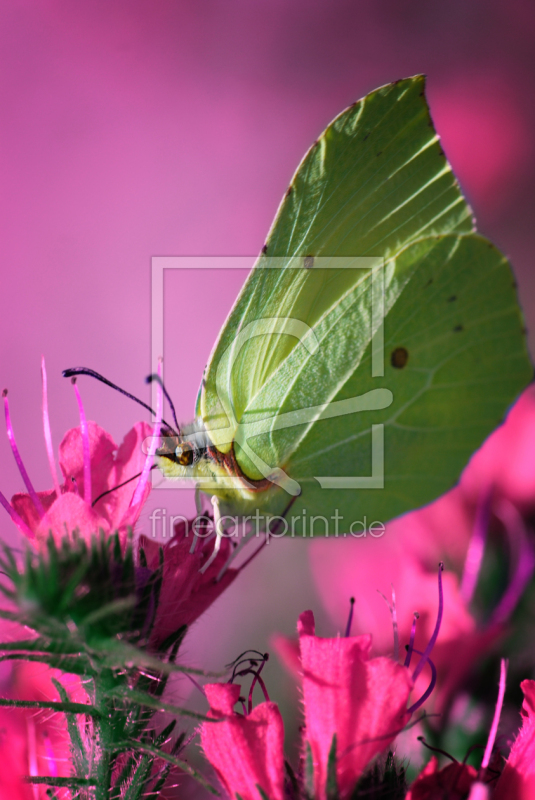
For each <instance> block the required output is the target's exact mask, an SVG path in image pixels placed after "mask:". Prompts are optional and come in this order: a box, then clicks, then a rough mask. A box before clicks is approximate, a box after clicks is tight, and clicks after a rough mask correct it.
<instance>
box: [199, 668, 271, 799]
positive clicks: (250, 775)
mask: <svg viewBox="0 0 535 800" xmlns="http://www.w3.org/2000/svg"><path fill="white" fill-rule="evenodd" d="M204 689H205V691H206V696H207V698H208V702H209V703H210V713H209V716H210V717H212V718H214V719H218V720H222V721H221V722H205V723H203V725H202V727H201V744H202V747H203V750H204V752H205V755H206V757H207V758H208V760H209V761H210V763H211V765H212V766H213V768H214V769H215V771H216V773H217V775H218V777H219V780H220V781H221V783H222V785H223V786H224V787H225V789H226V791H227V792H228V794H229V796H230V797H231V798H235V797H236V795H239V796H240V797H241V798H242V800H262V794H261V792H260V791H259V788H260V789H261V790H262V792H263V793H264V795H265V796H267V797H268V798H269V800H283V797H284V791H283V790H284V752H283V745H284V726H283V722H282V717H281V715H280V712H279V709H278V706H277V704H276V703H272V702H270V701H266V702H264V703H260V704H259V705H258V706H256V708H254V709H253V710H252V711H251V713H250V714H249V715H248V716H243V715H242V714H238V713H236V712H235V711H234V705H235V704H236V703H237V702H238V699H239V696H240V686H239V685H238V684H230V683H226V684H221V683H212V684H208V685H206V686H205V687H204Z"/></svg>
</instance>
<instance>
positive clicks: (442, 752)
mask: <svg viewBox="0 0 535 800" xmlns="http://www.w3.org/2000/svg"><path fill="white" fill-rule="evenodd" d="M416 738H417V739H418V741H419V742H421V743H422V744H423V746H424V747H427V749H428V750H431V752H432V753H440V755H441V756H446V758H449V759H451V761H453V762H454V763H455V764H458V763H459V762H458V760H457V759H456V758H455V756H452V755H451V753H448V752H447V751H446V750H441V749H440V747H433V746H432V745H430V744H427V742H426V741H425V736H417V737H416ZM463 764H464V761H463Z"/></svg>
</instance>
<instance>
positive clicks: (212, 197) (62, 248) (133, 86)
mask: <svg viewBox="0 0 535 800" xmlns="http://www.w3.org/2000/svg"><path fill="white" fill-rule="evenodd" d="M534 35H535V7H534V6H533V4H532V3H530V2H529V0H526V1H525V2H520V0H507V2H506V1H505V0H473V2H471V3H466V2H463V0H452V1H451V2H449V3H448V4H446V3H432V4H429V3H424V2H408V1H404V2H400V0H362V1H360V2H355V1H354V0H334V1H333V2H329V3H326V2H316V1H315V0H286V2H285V1H284V0H257V2H255V3H251V2H247V1H246V0H226V2H224V3H223V2H217V1H216V0H195V2H193V0H191V2H178V1H177V0H174V1H171V0H150V1H149V0H121V1H114V2H109V0H92V1H91V2H86V3H77V2H74V1H73V0H69V1H68V2H65V1H64V2H60V1H59V0H58V1H57V2H52V1H51V0H40V2H32V0H4V2H3V3H2V13H1V18H0V53H1V54H2V56H1V58H2V60H3V64H2V70H1V71H0V85H1V105H0V108H1V116H2V137H1V144H0V158H1V166H0V170H1V174H2V188H3V191H2V194H1V200H0V202H1V203H2V212H1V215H0V220H1V222H0V225H1V233H0V242H1V244H0V248H1V249H0V252H1V262H0V263H1V267H0V268H1V292H2V309H1V314H0V326H1V336H0V352H1V360H0V384H1V386H0V388H3V387H4V386H6V387H8V388H9V392H10V400H11V411H12V418H13V424H14V426H15V431H16V434H17V437H18V442H19V448H20V450H21V452H22V455H23V458H24V460H25V463H26V466H27V468H28V470H29V472H30V475H31V477H32V479H33V480H34V483H35V485H36V487H37V488H39V489H41V488H47V487H48V486H49V485H50V479H49V475H48V469H47V465H46V455H45V449H44V445H43V437H42V428H41V417H40V403H41V394H40V372H39V365H40V357H41V354H44V355H45V357H46V359H47V365H48V372H49V390H50V409H51V421H52V430H53V436H54V440H55V443H56V445H57V444H58V443H59V440H60V439H61V436H62V435H63V432H64V431H65V430H66V429H67V428H69V427H72V426H74V425H76V424H77V421H78V420H77V411H76V404H75V401H74V398H73V395H72V390H71V388H70V386H69V384H68V382H67V381H65V380H63V379H62V378H61V370H62V369H63V368H65V367H69V366H75V365H85V366H90V367H92V368H94V369H97V370H99V371H101V372H102V373H104V374H105V375H106V376H108V377H109V378H111V379H112V380H114V381H116V382H117V383H118V384H120V385H121V386H123V387H125V388H126V389H128V390H130V391H132V392H134V393H137V394H139V395H141V396H142V397H143V398H144V399H146V400H148V399H149V392H148V389H147V388H146V387H145V385H144V383H143V379H144V377H145V375H146V374H147V373H148V372H149V371H150V361H149V358H150V259H151V256H153V255H196V254H198V255H255V254H256V253H257V252H258V251H259V249H260V248H261V246H262V244H263V242H264V237H265V234H266V232H267V230H268V227H269V225H270V223H271V220H272V218H273V215H274V213H275V210H276V208H277V205H278V203H279V200H280V198H281V196H282V194H283V192H284V190H285V188H286V185H287V183H288V181H289V179H290V177H291V175H292V173H293V171H294V169H295V167H296V166H297V164H298V162H299V160H300V159H301V157H302V155H303V154H304V152H305V150H306V149H307V148H308V147H309V145H310V144H311V143H312V142H313V141H314V139H315V138H316V137H317V135H318V134H319V133H320V132H321V131H322V130H323V128H324V127H325V126H326V124H327V123H328V122H329V121H330V120H331V118H332V117H333V116H335V115H336V114H337V113H339V112H340V111H341V110H342V109H343V108H344V107H345V106H347V105H349V104H350V103H351V102H353V101H354V100H356V99H357V98H359V97H360V96H362V95H364V94H365V93H366V92H368V91H370V90H372V89H374V88H375V87H377V86H379V85H381V84H383V83H386V82H389V81H391V80H395V79H397V78H400V77H405V76H408V75H411V74H414V73H417V72H425V73H427V75H428V98H429V101H430V104H431V109H432V114H433V116H434V119H435V122H436V125H437V128H438V131H439V133H440V134H441V135H442V137H443V145H444V149H445V151H446V153H447V154H448V156H449V158H450V161H451V162H452V164H453V167H454V170H455V171H456V172H457V174H458V177H459V179H460V181H461V184H462V186H463V188H464V190H465V192H466V194H467V196H468V198H469V199H470V201H471V203H472V204H473V207H474V210H475V213H476V216H477V218H478V222H479V227H480V229H481V231H482V232H483V233H485V234H487V235H489V236H490V237H491V238H492V239H493V240H494V241H495V242H496V243H497V244H498V245H499V246H500V247H501V249H502V250H504V251H505V252H506V254H507V255H509V256H510V258H511V260H512V263H513V265H514V268H515V272H516V276H517V279H518V283H519V293H520V300H521V303H522V306H523V308H524V312H525V315H526V318H527V323H528V330H531V329H533V330H534V331H535V325H534V322H535V273H534V270H533V268H532V253H533V244H534V238H535V227H534V225H533V218H534V212H535V195H534V192H533V186H534V184H535V157H534V156H535V153H534V145H533V142H534V134H535V108H534V103H533V97H534V93H533V86H534V84H535V58H534V56H533V41H534ZM242 279H243V275H242V274H240V273H234V274H232V275H229V274H228V273H213V274H212V275H210V276H209V277H206V276H205V277H204V279H203V280H202V281H200V280H199V279H198V276H197V275H196V274H193V273H188V274H186V273H184V274H183V275H180V274H178V273H175V274H174V275H173V276H172V278H170V280H169V283H168V286H167V289H168V295H167V296H168V303H167V307H166V313H167V323H168V328H167V333H168V339H167V343H166V348H167V350H166V353H165V356H166V380H167V383H168V387H169V389H170V391H171V393H172V395H173V397H174V400H175V403H176V406H177V411H178V415H179V418H180V419H183V420H187V419H188V418H190V417H191V415H192V413H193V407H194V401H195V396H196V393H197V388H198V385H199V381H200V377H201V373H202V369H203V367H204V364H205V361H206V358H207V356H208V353H209V351H210V347H211V344H212V342H213V341H214V339H215V336H216V334H217V332H218V330H219V328H220V326H221V324H222V322H223V320H224V318H225V316H226V314H227V313H228V311H229V309H230V307H231V305H232V302H233V299H234V297H235V296H236V293H237V291H238V288H239V285H240V283H241V281H242ZM533 335H534V334H532V335H531V340H530V341H531V347H532V350H533V348H534V346H535V339H534V338H533ZM79 385H80V387H81V390H82V394H83V397H84V400H85V404H86V411H87V413H88V415H89V417H90V418H93V419H95V420H97V421H98V422H99V423H100V424H101V425H102V426H103V427H105V428H106V429H107V430H109V431H110V432H111V433H112V435H113V436H114V437H115V438H116V440H117V441H118V442H119V441H120V440H121V438H122V436H123V434H124V433H125V432H126V431H127V429H128V428H129V427H130V425H131V424H132V423H133V422H135V421H136V420H137V419H138V418H139V417H140V414H139V413H138V411H137V408H136V406H135V405H134V404H132V403H130V402H129V401H127V400H125V399H123V398H121V397H119V396H118V395H115V394H114V393H112V392H111V391H110V390H108V389H106V388H105V387H102V386H100V385H98V384H93V383H92V382H90V381H89V380H88V379H81V380H80V384H79ZM0 487H1V489H2V491H3V492H4V494H6V495H7V496H10V495H11V494H12V493H14V492H15V491H18V490H20V489H21V488H22V487H21V480H20V478H19V476H18V473H17V471H16V469H15V466H14V463H13V460H12V457H11V454H10V451H9V448H8V445H7V439H6V438H5V437H3V436H0ZM156 494H158V493H156ZM161 503H162V501H161V499H160V498H158V502H157V501H153V503H152V507H154V506H155V505H158V504H161ZM165 503H166V505H167V506H168V507H170V508H172V510H173V512H174V513H181V512H182V511H184V510H185V511H187V512H191V511H192V498H191V496H189V495H187V494H185V493H183V492H173V493H171V494H170V493H166V494H165ZM150 508H151V506H149V510H148V511H147V513H146V515H145V517H144V519H142V521H141V529H142V530H145V532H147V533H148V532H149V530H150V525H149V522H148V513H149V511H150ZM10 529H11V524H10V523H9V521H8V519H7V516H6V517H5V518H4V522H3V524H2V528H1V530H2V536H3V537H4V538H9V537H11V536H12V534H11V530H10ZM309 570H310V568H309V561H308V553H307V546H306V545H305V543H303V542H291V541H283V542H282V541H278V542H275V543H273V544H272V545H271V546H270V548H268V549H267V550H266V551H265V552H264V553H263V554H262V555H261V556H260V557H259V559H258V560H257V561H256V562H255V563H254V565H252V566H251V567H250V568H249V569H248V571H247V572H246V573H244V574H243V575H242V576H241V577H240V579H239V580H238V581H237V582H236V584H235V585H234V586H233V587H231V589H230V590H229V591H228V592H227V594H226V595H225V596H224V597H222V598H221V599H220V601H219V602H218V603H217V604H216V605H215V606H214V607H213V608H212V609H211V610H210V611H209V612H208V613H207V614H206V616H205V618H204V619H203V620H201V622H199V623H198V624H197V625H196V627H195V628H194V630H193V631H192V632H191V634H190V638H189V640H188V644H187V645H186V647H185V651H184V652H185V654H186V656H187V658H188V659H189V660H190V662H191V663H194V664H196V665H202V666H205V667H207V668H216V669H219V668H221V666H222V664H224V663H226V662H227V661H230V660H231V659H232V658H234V657H235V656H236V655H237V654H238V653H239V652H240V651H241V650H244V649H246V648H247V647H256V648H259V649H261V650H264V649H266V648H267V647H268V644H267V642H268V640H269V636H270V634H271V632H273V631H276V630H278V631H283V632H285V633H287V634H290V633H292V631H293V629H294V626H295V622H296V619H297V615H298V614H299V613H300V612H301V611H302V610H304V609H305V608H307V607H315V609H316V611H317V621H318V629H319V631H320V633H321V632H322V633H323V634H324V635H328V634H329V633H331V632H332V623H331V622H330V621H329V620H328V618H327V615H326V613H325V612H324V611H322V607H321V603H320V600H319V597H318V596H317V594H316V590H315V588H314V583H313V581H312V578H311V575H310V571H309ZM343 624H344V620H340V625H339V627H342V626H343ZM266 676H267V680H268V684H269V685H270V687H271V688H272V690H273V696H274V698H275V699H278V700H281V701H285V700H288V699H291V698H292V697H293V688H292V681H291V680H289V679H286V678H283V677H282V673H281V672H280V670H279V668H278V667H277V666H276V665H275V664H274V663H273V664H272V663H270V665H269V666H268V668H267V670H266ZM179 689H180V687H179ZM180 690H181V691H183V693H184V694H186V693H187V692H189V688H188V689H187V690H186V688H185V687H183V688H182V689H180ZM292 725H294V726H295V722H293V723H292ZM290 730H295V728H291V729H290Z"/></svg>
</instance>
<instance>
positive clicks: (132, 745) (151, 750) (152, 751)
mask: <svg viewBox="0 0 535 800" xmlns="http://www.w3.org/2000/svg"><path fill="white" fill-rule="evenodd" d="M116 747H117V750H118V751H119V750H135V751H137V752H138V753H146V754H147V755H152V756H154V757H155V758H161V759H162V760H163V761H167V763H168V764H172V765H173V766H175V767H180V769H181V770H182V771H183V772H186V773H187V774H188V775H190V776H191V777H192V778H195V780H196V781H197V782H198V783H200V784H201V785H202V786H204V788H205V789H207V790H208V791H209V792H210V793H211V794H213V795H215V796H216V797H219V792H218V791H217V789H216V788H215V786H212V784H211V783H210V782H209V781H207V780H206V778H205V777H204V776H203V775H201V774H200V773H199V772H197V770H195V769H193V767H190V765H189V764H188V763H187V762H186V761H182V759H180V758H176V757H175V756H172V755H170V754H169V753H165V752H164V751H163V750H160V749H159V748H158V747H155V746H154V745H151V744H148V743H147V742H135V741H132V740H130V741H126V742H118V743H117V745H116Z"/></svg>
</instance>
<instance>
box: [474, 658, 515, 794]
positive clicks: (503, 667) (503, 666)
mask: <svg viewBox="0 0 535 800" xmlns="http://www.w3.org/2000/svg"><path fill="white" fill-rule="evenodd" d="M508 664H509V662H508V661H507V659H505V658H502V660H501V661H500V683H499V686H498V700H497V701H496V709H495V711H494V719H493V720H492V725H491V728H490V733H489V738H488V741H487V746H486V748H485V752H484V753H483V759H482V761H481V767H480V770H479V778H481V777H482V775H483V771H484V770H486V769H487V767H488V765H489V763H490V757H491V755H492V750H493V747H494V742H495V741H496V734H497V733H498V725H499V723H500V716H501V713H502V707H503V698H504V696H505V685H506V682H507V666H508Z"/></svg>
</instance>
